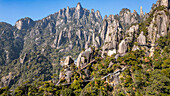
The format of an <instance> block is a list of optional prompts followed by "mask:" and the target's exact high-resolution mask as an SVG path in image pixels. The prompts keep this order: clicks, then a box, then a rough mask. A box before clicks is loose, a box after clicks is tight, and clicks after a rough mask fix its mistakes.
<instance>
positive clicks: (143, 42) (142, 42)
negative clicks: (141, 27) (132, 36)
mask: <svg viewBox="0 0 170 96" xmlns="http://www.w3.org/2000/svg"><path fill="white" fill-rule="evenodd" d="M137 42H138V44H139V45H146V37H145V36H144V35H143V31H142V32H141V33H140V35H139V37H138V38H137Z"/></svg>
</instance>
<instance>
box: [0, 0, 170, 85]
mask: <svg viewBox="0 0 170 96" xmlns="http://www.w3.org/2000/svg"><path fill="white" fill-rule="evenodd" d="M169 7H170V3H169V0H158V1H157V3H156V4H153V6H152V8H151V11H150V12H149V13H147V14H144V13H143V11H142V7H141V10H140V14H138V13H137V12H136V11H135V10H134V11H130V10H129V9H127V8H124V9H122V10H121V11H120V13H119V14H118V15H110V16H108V17H107V16H105V17H104V18H103V19H102V16H101V14H100V11H98V10H97V11H95V10H94V9H92V10H87V9H86V8H83V7H82V6H81V4H80V3H78V4H77V6H76V7H75V8H69V7H67V8H63V9H61V10H59V12H56V13H54V14H51V15H49V16H47V17H45V18H43V19H41V20H38V21H33V20H32V19H31V18H29V17H26V18H22V19H20V20H18V21H17V22H16V24H15V26H12V25H10V24H7V23H5V22H0V78H1V80H0V82H1V83H0V87H5V86H9V87H11V88H16V87H17V86H19V85H21V84H22V83H23V82H24V81H27V80H29V81H31V82H32V81H34V80H36V79H37V78H41V79H42V80H43V81H47V80H52V78H51V76H52V75H53V74H57V78H56V79H53V82H54V83H56V81H57V80H60V79H61V77H63V76H62V75H63V74H65V75H66V76H65V78H66V81H67V83H71V82H73V81H72V79H71V76H72V74H71V75H70V74H69V73H71V72H72V71H71V70H70V69H71V68H70V69H67V68H66V71H63V70H61V69H62V68H64V67H62V66H64V65H66V66H67V65H70V60H71V62H72V63H74V61H76V62H75V64H76V66H77V68H80V69H81V68H84V66H86V64H88V63H90V62H91V61H93V60H94V59H95V56H97V57H101V58H106V57H107V56H113V55H114V58H115V59H116V60H117V59H118V57H123V56H126V54H127V53H129V52H132V51H136V50H144V53H145V54H144V55H145V56H147V57H150V58H152V57H154V51H155V50H156V49H155V48H156V47H155V46H157V42H156V41H157V40H158V39H159V38H160V37H165V36H168V34H169V32H170V30H169V29H170V26H169V23H170V21H169V12H170V10H169ZM82 50H84V51H82ZM95 50H100V51H99V52H98V53H96V54H98V55H95V54H94V53H95V52H96V51H95ZM99 53H100V54H99ZM66 56H72V57H67V58H65V57H66ZM77 57H78V58H77ZM65 59H66V61H64V60H65ZM67 59H68V60H67ZM109 66H111V65H109ZM121 68H122V69H123V68H124V67H122V66H121ZM90 73H91V72H89V71H88V69H85V74H86V75H85V76H86V77H85V78H86V79H87V78H88V79H92V78H93V77H90ZM59 74H60V77H59ZM118 78H119V77H118ZM116 84H117V83H116Z"/></svg>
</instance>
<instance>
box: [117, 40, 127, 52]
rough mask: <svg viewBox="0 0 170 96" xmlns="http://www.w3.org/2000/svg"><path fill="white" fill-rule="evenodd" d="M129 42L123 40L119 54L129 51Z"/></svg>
mask: <svg viewBox="0 0 170 96" xmlns="http://www.w3.org/2000/svg"><path fill="white" fill-rule="evenodd" d="M127 48H128V46H127V43H126V39H124V40H122V41H121V42H120V44H119V50H118V53H119V54H124V53H126V52H127Z"/></svg>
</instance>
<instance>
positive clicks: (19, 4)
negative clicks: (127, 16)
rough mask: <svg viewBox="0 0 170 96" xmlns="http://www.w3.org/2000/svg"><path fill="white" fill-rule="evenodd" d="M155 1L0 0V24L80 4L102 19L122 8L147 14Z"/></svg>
mask: <svg viewBox="0 0 170 96" xmlns="http://www.w3.org/2000/svg"><path fill="white" fill-rule="evenodd" d="M156 1H157V0H0V22H7V23H10V24H12V25H14V24H15V22H16V21H17V20H18V19H20V18H24V17H30V18H32V19H33V20H39V19H42V18H44V17H46V16H48V15H50V14H53V13H55V12H58V11H59V9H63V8H66V7H67V6H69V7H70V8H72V7H76V5H77V3H78V2H80V3H81V5H82V7H83V8H87V9H89V10H91V9H94V10H95V11H96V10H99V11H100V13H101V15H102V17H104V16H105V15H110V14H118V13H119V12H120V10H121V9H122V8H129V9H130V10H131V11H132V12H133V10H136V11H137V12H138V13H139V12H140V6H143V11H144V13H145V12H147V13H148V12H149V11H150V9H151V6H152V4H153V3H156Z"/></svg>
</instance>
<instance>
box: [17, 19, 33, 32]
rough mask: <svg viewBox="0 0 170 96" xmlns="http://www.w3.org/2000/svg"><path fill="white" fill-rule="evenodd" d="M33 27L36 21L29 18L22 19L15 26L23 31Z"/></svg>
mask: <svg viewBox="0 0 170 96" xmlns="http://www.w3.org/2000/svg"><path fill="white" fill-rule="evenodd" d="M31 26H34V21H33V20H32V19H31V18H29V17H25V18H22V19H20V20H18V21H17V22H16V24H15V27H16V28H17V29H19V30H21V29H23V28H28V27H31Z"/></svg>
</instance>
